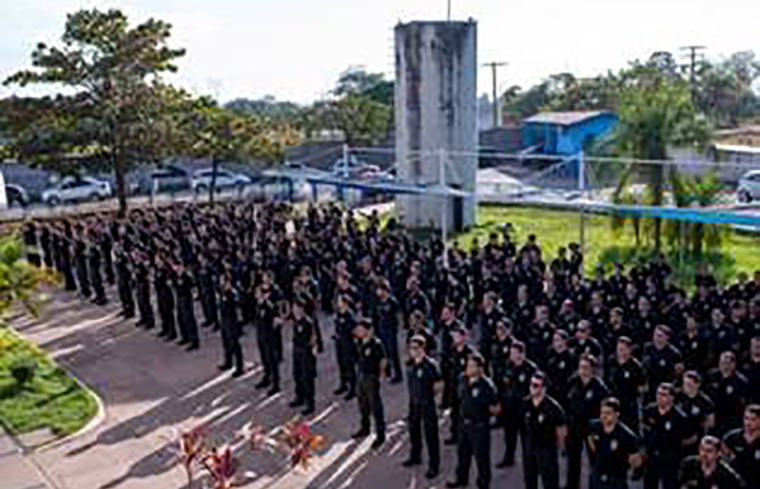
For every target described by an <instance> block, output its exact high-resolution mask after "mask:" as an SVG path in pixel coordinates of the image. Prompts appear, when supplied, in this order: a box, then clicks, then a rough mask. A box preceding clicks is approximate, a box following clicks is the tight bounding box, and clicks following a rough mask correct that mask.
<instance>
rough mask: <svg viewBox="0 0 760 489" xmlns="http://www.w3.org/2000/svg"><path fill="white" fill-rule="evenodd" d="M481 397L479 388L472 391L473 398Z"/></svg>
mask: <svg viewBox="0 0 760 489" xmlns="http://www.w3.org/2000/svg"><path fill="white" fill-rule="evenodd" d="M479 395H480V389H478V388H477V387H476V388H474V389H473V390H472V397H478V396H479Z"/></svg>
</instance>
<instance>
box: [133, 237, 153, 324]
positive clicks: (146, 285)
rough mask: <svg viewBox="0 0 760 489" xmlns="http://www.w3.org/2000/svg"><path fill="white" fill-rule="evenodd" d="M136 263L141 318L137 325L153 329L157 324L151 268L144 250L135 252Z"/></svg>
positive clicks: (138, 303)
mask: <svg viewBox="0 0 760 489" xmlns="http://www.w3.org/2000/svg"><path fill="white" fill-rule="evenodd" d="M133 262H134V264H135V266H134V269H135V287H136V289H137V309H138V310H139V311H140V320H139V321H138V322H137V325H136V326H142V327H144V328H145V329H152V328H153V326H154V325H155V318H154V315H153V304H152V303H151V299H150V268H149V266H148V257H147V256H146V255H145V253H143V252H142V251H137V250H136V251H135V252H134V253H133Z"/></svg>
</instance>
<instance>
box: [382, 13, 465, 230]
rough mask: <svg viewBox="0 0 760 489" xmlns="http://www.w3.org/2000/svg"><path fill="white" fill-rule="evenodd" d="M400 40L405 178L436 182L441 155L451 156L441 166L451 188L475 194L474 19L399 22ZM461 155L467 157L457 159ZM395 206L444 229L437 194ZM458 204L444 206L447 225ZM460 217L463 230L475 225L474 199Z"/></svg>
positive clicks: (408, 217)
mask: <svg viewBox="0 0 760 489" xmlns="http://www.w3.org/2000/svg"><path fill="white" fill-rule="evenodd" d="M395 42H396V85H395V87H396V88H395V89H396V97H395V103H396V112H395V117H396V120H395V125H396V159H397V161H398V172H399V178H400V180H401V181H404V182H414V183H421V184H434V183H439V182H440V175H441V173H440V167H441V157H440V154H441V150H444V151H445V152H447V153H446V154H447V155H449V156H448V157H447V158H445V160H446V164H445V165H444V167H445V172H444V174H445V180H446V183H447V185H451V186H455V187H457V188H460V189H462V190H466V191H471V192H473V193H474V190H475V174H476V171H477V165H478V160H477V156H476V153H477V145H478V129H477V120H478V110H477V86H478V84H477V72H478V66H477V24H476V22H475V21H473V20H470V21H467V22H411V23H408V24H399V25H397V26H396V29H395ZM449 152H450V153H449ZM461 152H465V153H469V155H468V156H462V155H457V153H461ZM420 153H422V155H421V156H420ZM398 204H399V205H398V208H399V210H400V214H401V216H402V217H403V219H404V222H405V223H406V224H409V225H416V226H428V225H430V224H432V225H433V226H435V227H440V226H441V224H442V222H441V220H442V218H443V209H442V206H443V205H444V199H442V198H440V197H439V198H434V197H418V196H403V197H399V198H398ZM455 205H456V204H455V203H454V201H453V200H449V201H448V202H447V205H446V209H447V210H448V213H447V214H448V219H447V220H448V223H447V226H448V227H449V228H450V227H451V226H452V225H453V224H454V206H455ZM462 217H463V223H464V225H469V224H472V223H473V222H474V217H475V205H474V199H473V198H465V199H464V205H463V213H462Z"/></svg>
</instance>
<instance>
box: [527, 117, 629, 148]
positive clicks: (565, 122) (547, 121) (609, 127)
mask: <svg viewBox="0 0 760 489" xmlns="http://www.w3.org/2000/svg"><path fill="white" fill-rule="evenodd" d="M617 123H618V117H617V115H616V114H615V113H614V112H607V111H589V112H541V113H539V114H536V115H534V116H533V117H529V118H527V119H525V120H523V126H522V143H523V149H524V150H525V149H528V148H534V150H533V151H531V152H532V153H538V154H546V155H556V156H573V155H577V154H578V153H579V152H580V151H581V150H582V149H583V150H585V149H587V148H588V147H589V146H590V145H591V144H592V143H593V142H595V141H600V140H602V139H604V138H605V137H608V136H609V135H610V134H611V133H612V131H613V130H614V129H615V127H617Z"/></svg>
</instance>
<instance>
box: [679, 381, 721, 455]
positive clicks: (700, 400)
mask: <svg viewBox="0 0 760 489" xmlns="http://www.w3.org/2000/svg"><path fill="white" fill-rule="evenodd" d="M699 383H700V378H699V374H698V373H697V372H696V371H694V370H688V371H686V372H684V374H683V379H682V381H681V390H680V392H678V394H676V405H677V406H678V407H679V408H680V409H681V411H683V413H684V415H685V416H686V418H687V420H688V426H689V433H688V438H689V439H690V440H692V441H693V443H692V444H690V445H686V446H684V448H683V452H684V453H685V454H687V455H696V454H697V451H698V448H699V447H698V440H700V439H701V438H702V437H703V436H704V435H705V434H707V433H708V432H710V430H712V428H713V426H715V404H714V403H713V402H712V400H711V399H710V398H709V397H708V396H707V394H705V393H704V392H702V390H701V389H700V388H699Z"/></svg>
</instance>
